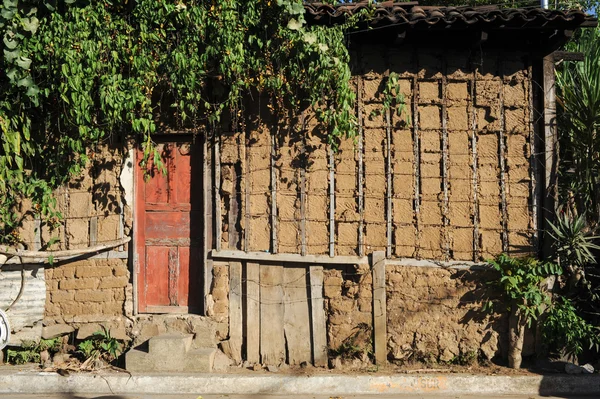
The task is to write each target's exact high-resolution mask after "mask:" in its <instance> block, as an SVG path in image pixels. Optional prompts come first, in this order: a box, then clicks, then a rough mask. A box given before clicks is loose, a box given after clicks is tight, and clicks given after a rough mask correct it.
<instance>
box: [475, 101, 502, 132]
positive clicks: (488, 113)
mask: <svg viewBox="0 0 600 399" xmlns="http://www.w3.org/2000/svg"><path fill="white" fill-rule="evenodd" d="M476 114H477V120H476V125H477V129H479V130H487V131H498V130H500V108H499V106H494V107H480V108H476ZM505 128H507V127H505Z"/></svg>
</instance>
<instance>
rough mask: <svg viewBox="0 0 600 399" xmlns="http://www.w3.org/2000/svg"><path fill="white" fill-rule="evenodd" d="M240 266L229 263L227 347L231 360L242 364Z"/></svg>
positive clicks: (235, 263)
mask: <svg viewBox="0 0 600 399" xmlns="http://www.w3.org/2000/svg"><path fill="white" fill-rule="evenodd" d="M242 321H243V320H242V264H241V262H229V346H230V348H231V354H232V356H233V360H234V361H235V362H236V363H237V364H240V363H241V362H242V341H243V331H242V329H243V324H242Z"/></svg>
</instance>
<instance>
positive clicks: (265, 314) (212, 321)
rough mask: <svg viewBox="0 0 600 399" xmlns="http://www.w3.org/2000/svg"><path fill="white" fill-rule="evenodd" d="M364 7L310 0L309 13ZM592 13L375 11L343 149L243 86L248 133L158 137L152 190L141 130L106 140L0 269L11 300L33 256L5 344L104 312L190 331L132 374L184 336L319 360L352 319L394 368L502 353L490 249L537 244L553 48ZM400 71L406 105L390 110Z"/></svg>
mask: <svg viewBox="0 0 600 399" xmlns="http://www.w3.org/2000/svg"><path fill="white" fill-rule="evenodd" d="M363 7H366V4H364V3H359V4H354V5H343V6H337V7H334V6H329V5H320V4H309V5H306V6H305V9H306V20H307V22H308V23H309V24H337V23H341V22H343V21H344V20H345V18H346V16H348V15H350V14H353V13H355V12H357V11H358V10H360V9H361V8H363ZM585 26H595V21H594V20H592V19H591V18H589V17H588V16H586V15H585V14H584V13H583V12H581V11H554V10H544V9H539V8H533V7H531V8H526V9H498V8H496V7H491V6H488V7H480V8H469V7H458V8H453V7H419V6H418V5H417V4H416V3H392V2H387V3H381V4H378V5H377V6H376V10H375V12H374V18H373V19H372V20H370V21H369V22H368V23H366V25H364V26H359V27H358V28H357V29H356V30H355V31H352V32H349V34H348V43H349V48H350V50H351V58H352V71H353V78H352V79H353V85H354V87H355V90H356V94H357V105H356V113H357V118H358V121H359V132H360V133H359V137H357V139H356V140H344V141H342V142H341V143H339V149H338V150H337V151H333V149H332V148H330V147H329V146H328V145H327V141H326V139H325V137H324V134H323V132H322V131H321V130H320V128H319V127H318V126H317V125H316V122H315V118H314V116H313V115H312V114H311V113H310V112H308V111H306V112H303V113H301V114H300V115H294V116H292V117H290V118H289V119H284V120H282V119H278V118H276V117H275V116H274V115H272V114H270V111H269V110H268V108H267V107H266V102H267V101H266V100H265V101H264V102H261V101H260V100H257V101H254V102H253V101H251V100H250V99H248V104H247V112H246V115H244V120H245V123H244V124H238V125H234V124H232V123H228V122H224V123H223V124H222V125H221V126H220V127H219V128H218V129H215V130H208V129H203V130H201V132H202V133H200V134H197V131H189V132H181V133H178V134H158V135H156V137H155V139H156V142H157V143H158V146H159V148H160V149H161V151H162V154H163V159H164V161H165V162H166V166H167V169H168V173H167V174H166V175H162V174H160V173H155V174H154V175H153V177H152V178H151V179H150V180H149V181H148V182H146V181H145V180H144V178H143V173H144V171H143V170H141V168H140V167H139V166H138V165H139V163H138V161H139V159H140V152H139V150H138V147H137V146H136V145H135V143H113V144H112V145H109V146H106V147H102V148H98V149H95V151H96V152H97V153H96V156H95V157H94V161H92V162H91V163H90V167H89V170H87V171H85V172H84V173H83V174H82V175H81V176H80V177H79V178H77V179H75V180H74V181H73V182H72V183H71V184H69V185H68V186H66V187H64V188H62V189H61V190H60V191H59V192H57V198H58V201H59V207H60V209H61V210H62V212H63V215H65V220H64V221H63V222H62V225H61V226H60V227H59V228H58V229H57V230H56V231H54V232H50V231H49V230H48V228H47V227H46V226H44V225H43V224H41V223H40V221H39V220H33V219H31V220H27V221H26V222H25V224H24V226H23V229H22V232H21V236H22V237H23V241H24V242H25V244H26V245H27V250H29V251H32V252H21V254H22V257H21V258H18V257H12V258H9V259H8V260H7V261H6V262H5V265H3V266H2V273H0V304H1V305H2V308H3V309H4V308H6V307H7V306H8V304H10V303H11V302H13V301H14V299H15V297H16V296H17V294H18V292H19V291H20V287H21V272H20V270H21V269H20V266H19V265H18V263H20V260H19V259H21V260H22V262H23V263H25V264H26V267H25V271H26V273H25V275H26V278H25V281H26V284H25V286H24V289H23V290H22V291H23V292H22V293H21V294H22V295H21V298H20V301H17V302H16V303H15V304H14V306H13V307H12V308H11V310H10V312H9V313H8V319H9V322H10V323H11V326H12V330H13V338H12V339H13V342H18V340H19V339H21V338H23V337H36V336H37V337H39V336H40V335H43V336H46V337H48V336H53V335H56V334H60V333H69V332H73V331H74V330H76V334H77V337H79V338H83V337H85V336H87V335H89V334H90V333H91V332H93V331H95V330H97V329H98V328H99V325H100V324H102V325H106V326H107V327H109V328H110V329H111V331H112V332H113V335H115V336H117V337H118V338H123V339H130V340H132V342H133V344H135V345H137V344H138V343H141V342H143V341H145V340H147V339H149V338H151V337H161V336H162V337H163V338H164V334H165V333H173V332H180V333H186V334H187V333H195V336H194V340H193V342H191V341H190V340H191V339H192V336H189V337H188V338H181V339H180V338H174V337H173V336H172V335H169V336H167V338H164V339H162V341H161V340H160V339H159V338H154V339H153V340H151V341H150V352H149V353H144V352H139V351H138V352H135V351H132V352H131V353H133V354H132V355H130V357H129V358H128V367H130V365H131V368H132V369H134V370H138V369H139V370H142V369H144V368H152V367H159V366H157V365H156V363H153V362H154V360H152V359H153V358H152V356H153V351H155V352H154V358H157V357H158V358H159V357H160V356H163V354H164V350H168V349H171V350H173V351H174V350H175V349H173V348H179V349H177V350H181V351H185V350H187V351H188V352H187V355H189V356H188V357H189V358H193V359H199V358H200V357H201V356H204V357H205V358H206V359H207V360H206V362H205V363H203V366H202V367H204V368H202V370H209V369H210V368H211V367H212V366H211V364H210V361H211V360H210V359H211V358H212V356H213V355H214V348H215V347H216V345H217V344H219V345H220V348H221V349H222V350H223V351H225V352H226V353H227V355H228V356H230V357H231V358H232V359H233V360H234V361H235V362H236V363H240V362H242V361H248V362H249V363H250V364H255V363H261V364H273V365H277V364H280V363H288V364H292V365H293V364H300V363H302V362H305V361H306V362H309V363H313V364H314V365H316V366H327V364H328V352H327V351H328V350H336V349H338V348H340V346H341V345H342V343H343V342H344V341H345V340H346V339H347V338H348V337H349V336H352V335H353V334H355V333H356V332H357V331H366V333H367V334H368V336H369V337H371V338H370V339H369V340H370V341H371V342H370V344H371V346H372V347H373V346H374V357H375V360H376V362H377V363H380V364H383V363H385V362H386V361H387V360H392V361H402V360H405V359H408V358H410V357H411V356H413V357H418V356H425V355H426V356H429V357H430V358H431V359H433V360H436V361H450V360H452V359H454V358H456V357H458V356H470V355H472V354H473V353H475V354H480V355H482V356H484V357H487V358H489V359H491V358H493V357H495V356H502V353H503V350H505V349H506V340H507V338H506V331H507V323H506V317H505V316H498V317H491V316H484V317H480V318H478V317H473V315H474V314H477V312H478V310H479V309H480V307H481V298H480V297H478V296H477V295H476V294H475V292H477V289H478V288H481V287H482V286H483V285H484V282H485V280H486V278H487V277H486V271H485V270H483V271H482V270H481V262H482V261H484V260H485V259H488V258H491V257H493V256H495V255H497V254H499V253H501V252H507V253H510V254H513V255H526V254H538V253H540V252H541V251H543V245H542V244H543V240H542V238H543V237H542V236H541V231H542V229H543V224H544V220H545V215H544V211H543V209H552V200H553V191H552V190H553V184H554V179H555V166H556V156H555V145H556V127H555V121H554V119H555V97H554V63H555V62H556V61H557V60H558V59H560V58H561V57H563V56H564V54H562V53H557V52H555V51H556V50H557V49H558V48H559V47H560V46H561V45H562V44H563V43H565V42H566V41H567V40H568V39H569V37H570V36H571V35H572V33H573V31H574V30H575V29H577V28H579V27H585ZM392 73H393V74H396V75H397V76H398V82H399V88H400V90H401V92H402V93H403V95H404V112H403V113H402V114H401V115H398V114H397V113H396V112H393V110H390V109H384V108H383V105H382V102H383V96H384V91H383V90H384V87H385V84H386V82H387V79H388V77H389V76H390V74H392ZM23 211H25V209H23ZM57 234H58V236H59V238H60V241H59V243H57V244H55V245H54V246H53V247H52V249H54V250H61V251H66V252H60V253H54V256H55V258H56V261H55V263H54V264H52V265H48V264H45V265H44V264H42V263H40V261H39V259H38V258H36V257H35V255H36V252H35V251H36V250H37V249H39V248H40V247H41V245H42V244H43V243H44V242H47V241H48V240H50V237H51V236H52V235H54V236H56V235H57ZM129 239H131V241H129ZM90 248H91V249H90ZM38 255H39V254H38ZM74 255H77V256H74ZM28 256H30V257H28ZM45 259H47V256H46V257H45ZM43 260H44V259H43ZM43 260H42V261H43ZM484 269H485V268H484ZM42 326H43V328H42ZM169 340H171V341H169ZM369 340H368V341H369ZM177 345H179V346H177ZM190 345H192V347H191V348H192V349H190ZM165 348H166V349H165ZM190 351H192V352H193V353H192V352H190ZM194 351H195V352H194ZM194 356H195V357H194ZM196 363H199V362H196ZM182 364H183V363H181V362H180V363H179V365H178V367H183V368H185V367H188V366H185V365H182ZM165 367H166V368H168V367H171V366H165ZM173 367H175V366H173ZM189 367H192V366H189ZM198 367H200V366H198Z"/></svg>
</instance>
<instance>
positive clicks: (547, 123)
mask: <svg viewBox="0 0 600 399" xmlns="http://www.w3.org/2000/svg"><path fill="white" fill-rule="evenodd" d="M554 72H555V71H554V56H553V55H552V54H550V55H548V56H546V57H544V60H543V76H544V97H543V100H544V162H543V166H544V172H545V173H544V181H543V184H544V191H543V193H544V194H543V195H544V199H543V201H544V202H543V210H544V211H543V220H545V221H553V220H554V207H555V203H556V196H557V169H558V151H557V146H558V140H557V138H556V87H555V83H556V82H555V76H554ZM544 229H545V230H547V229H546V226H544ZM543 240H544V241H543V242H544V244H543V249H542V254H543V256H549V255H550V254H551V253H552V246H551V245H552V242H551V240H549V239H548V237H547V235H546V236H545V237H544V238H543Z"/></svg>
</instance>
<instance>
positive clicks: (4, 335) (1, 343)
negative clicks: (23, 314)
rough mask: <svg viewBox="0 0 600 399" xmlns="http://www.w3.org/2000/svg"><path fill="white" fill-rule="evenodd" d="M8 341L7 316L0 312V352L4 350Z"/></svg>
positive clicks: (8, 327) (8, 326)
mask: <svg viewBox="0 0 600 399" xmlns="http://www.w3.org/2000/svg"><path fill="white" fill-rule="evenodd" d="M8 341H10V325H9V324H8V316H7V315H6V313H4V312H3V311H2V310H0V350H2V349H4V347H5V346H6V345H8Z"/></svg>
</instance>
